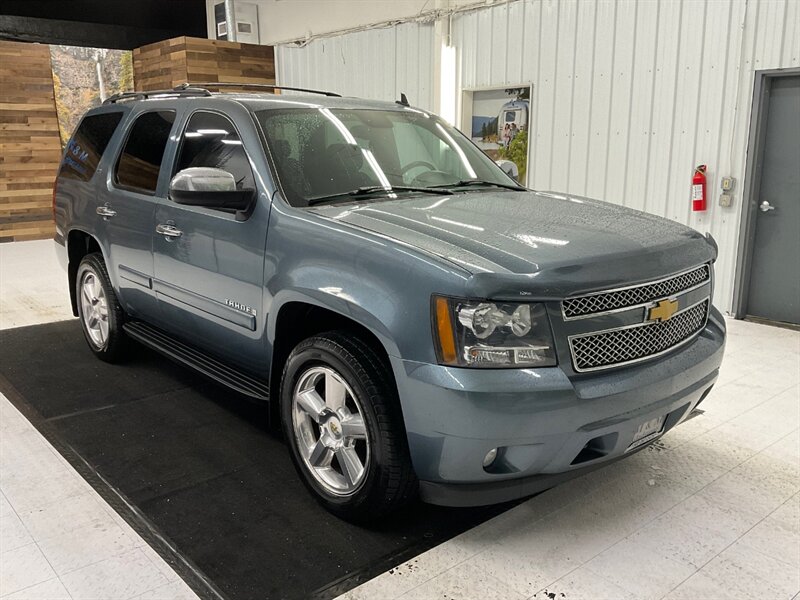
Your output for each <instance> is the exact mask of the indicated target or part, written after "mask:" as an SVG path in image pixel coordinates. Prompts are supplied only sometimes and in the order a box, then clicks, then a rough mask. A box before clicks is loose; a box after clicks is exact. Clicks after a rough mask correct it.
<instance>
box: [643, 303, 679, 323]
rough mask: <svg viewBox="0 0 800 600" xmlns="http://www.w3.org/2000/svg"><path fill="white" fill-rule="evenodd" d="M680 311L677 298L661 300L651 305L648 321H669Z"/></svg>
mask: <svg viewBox="0 0 800 600" xmlns="http://www.w3.org/2000/svg"><path fill="white" fill-rule="evenodd" d="M676 312H678V301H677V300H661V301H660V302H659V303H658V304H656V305H655V306H652V307H650V310H649V311H648V313H647V320H648V321H662V322H663V321H669V320H670V319H671V318H672V315H674V314H675V313H676Z"/></svg>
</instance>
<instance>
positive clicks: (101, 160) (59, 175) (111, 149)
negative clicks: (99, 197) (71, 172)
mask: <svg viewBox="0 0 800 600" xmlns="http://www.w3.org/2000/svg"><path fill="white" fill-rule="evenodd" d="M106 115H119V116H120V117H119V121H117V124H116V126H115V127H114V131H113V132H112V134H111V136H110V137H109V138H108V141H107V142H106V145H105V148H104V149H103V152H102V153H101V154H100V156H99V158H98V160H97V165H96V166H95V168H94V171H93V172H92V175H91V177H89V178H88V179H81V178H78V177H68V176H66V175H64V174H63V172H64V170H65V168H66V157H67V155H68V154H69V153H70V144H72V142H73V141H75V137H76V136H77V135H78V132H79V131H80V128H81V126H83V124H84V123H85V122H86V120H87V119H90V118H93V117H102V116H106ZM125 117H126V114H125V111H124V110H104V111H98V112H91V113H87V114H84V115H83V116H82V117H81V120H80V121H79V122H78V125H77V126H76V127H75V131H73V132H72V135H71V136H70V138H69V140H68V141H67V143H66V145H65V146H64V149H63V151H62V156H61V161H60V163H59V166H58V173H56V178H57V179H62V178H63V179H69V180H72V181H78V182H80V183H86V184H89V183H92V181H93V180H94V178H95V177H96V176H97V173H98V172H99V171H102V165H103V163H104V162H105V161H106V160H107V159H108V156H109V154H112V155H113V154H114V152H115V148H114V144H113V142H114V138H115V137H117V136H118V135H119V132H120V129H122V125H123V123H125Z"/></svg>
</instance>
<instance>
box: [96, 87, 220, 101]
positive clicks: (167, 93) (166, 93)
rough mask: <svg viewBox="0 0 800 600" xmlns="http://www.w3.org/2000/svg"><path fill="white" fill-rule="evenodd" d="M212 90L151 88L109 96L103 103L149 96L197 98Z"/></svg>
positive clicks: (140, 98)
mask: <svg viewBox="0 0 800 600" xmlns="http://www.w3.org/2000/svg"><path fill="white" fill-rule="evenodd" d="M210 95H211V92H209V91H208V90H206V89H202V88H196V87H189V86H179V87H176V88H175V89H172V90H150V91H146V92H122V93H120V94H114V95H113V96H109V97H108V98H106V99H105V100H104V101H103V104H116V103H117V102H120V101H122V102H125V101H128V100H147V99H148V98H156V97H158V98H161V97H168V98H195V97H198V96H210Z"/></svg>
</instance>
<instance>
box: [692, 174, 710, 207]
mask: <svg viewBox="0 0 800 600" xmlns="http://www.w3.org/2000/svg"><path fill="white" fill-rule="evenodd" d="M707 168H708V167H706V165H697V166H696V167H695V168H694V177H692V210H693V211H695V212H697V211H701V210H705V209H706V169H707Z"/></svg>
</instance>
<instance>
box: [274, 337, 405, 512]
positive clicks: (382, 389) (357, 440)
mask: <svg viewBox="0 0 800 600" xmlns="http://www.w3.org/2000/svg"><path fill="white" fill-rule="evenodd" d="M281 416H282V422H283V427H284V431H285V432H286V436H287V438H288V442H289V447H290V451H291V454H292V459H293V461H294V464H295V467H296V468H297V470H298V472H299V473H300V475H301V477H302V479H303V482H304V483H305V484H306V486H307V487H308V488H309V489H310V490H311V492H312V493H313V494H314V495H315V496H316V498H317V499H318V500H319V501H320V502H321V503H322V505H323V506H325V508H327V509H328V510H329V511H330V512H332V513H334V514H336V515H337V516H339V517H342V518H344V519H347V520H351V521H368V520H372V519H375V518H378V517H380V516H383V515H385V514H387V513H389V512H392V511H394V510H396V509H398V508H400V507H401V506H402V505H404V504H405V503H406V502H408V500H409V499H411V498H412V497H413V496H414V493H415V492H416V488H417V484H416V479H415V477H414V473H413V470H412V468H411V460H410V457H409V455H408V444H407V441H406V434H405V428H404V426H403V421H402V415H401V413H400V408H399V403H398V400H397V392H396V388H395V386H394V381H393V379H392V377H391V374H390V372H389V367H388V365H386V364H385V362H384V361H382V360H381V359H380V357H379V356H378V354H377V353H376V352H375V351H374V350H373V349H372V348H371V347H370V346H369V345H368V344H367V343H365V342H364V341H362V340H360V339H359V338H357V337H354V336H350V335H348V334H345V333H339V332H333V333H326V334H322V335H319V336H315V337H312V338H309V339H307V340H305V341H303V342H301V343H300V344H299V345H298V346H297V347H296V348H295V349H294V350H293V351H292V353H291V354H290V356H289V358H288V360H287V362H286V367H285V369H284V373H283V378H282V381H281Z"/></svg>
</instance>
